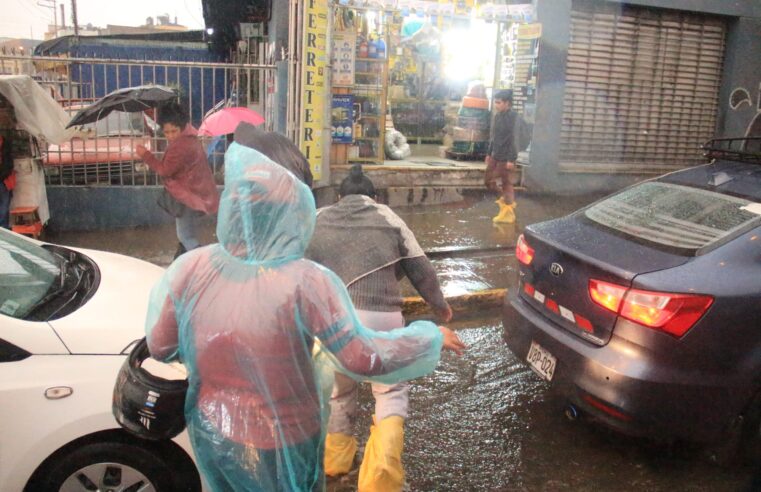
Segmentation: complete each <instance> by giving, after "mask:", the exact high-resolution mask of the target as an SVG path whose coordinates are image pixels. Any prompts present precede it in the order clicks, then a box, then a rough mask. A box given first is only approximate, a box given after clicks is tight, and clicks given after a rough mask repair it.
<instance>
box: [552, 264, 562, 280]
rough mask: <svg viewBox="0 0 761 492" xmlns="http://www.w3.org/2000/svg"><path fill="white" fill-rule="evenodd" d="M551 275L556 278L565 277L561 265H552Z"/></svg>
mask: <svg viewBox="0 0 761 492" xmlns="http://www.w3.org/2000/svg"><path fill="white" fill-rule="evenodd" d="M550 273H551V274H553V275H554V276H556V277H559V276H561V275H563V267H562V266H561V265H560V263H553V264H552V265H550Z"/></svg>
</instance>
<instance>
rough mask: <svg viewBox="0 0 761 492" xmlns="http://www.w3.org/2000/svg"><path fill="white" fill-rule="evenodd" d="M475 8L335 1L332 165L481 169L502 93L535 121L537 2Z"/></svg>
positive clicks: (461, 4)
mask: <svg viewBox="0 0 761 492" xmlns="http://www.w3.org/2000/svg"><path fill="white" fill-rule="evenodd" d="M424 3H426V4H429V5H432V4H434V2H424ZM473 4H474V2H450V3H448V4H444V3H442V2H439V7H438V8H437V9H435V11H431V10H427V11H425V10H422V9H415V8H406V7H400V8H396V9H389V10H386V9H382V8H378V9H374V8H370V7H357V6H356V5H352V6H349V5H341V4H336V5H335V6H334V9H333V23H332V25H333V32H332V42H333V50H332V53H333V60H332V70H333V77H332V86H331V87H332V98H333V101H332V111H331V123H332V124H331V137H332V138H331V141H332V143H331V165H332V166H335V165H346V164H351V163H354V162H363V163H365V164H377V165H386V166H389V165H404V166H453V167H457V166H467V165H470V164H476V165H483V159H484V157H485V153H486V150H487V149H488V141H489V136H490V123H491V95H492V94H493V93H494V92H495V91H496V90H498V89H509V90H512V91H513V97H514V100H515V104H514V106H515V108H516V109H518V110H519V112H521V113H522V114H524V119H526V120H527V121H531V119H533V117H532V108H533V94H534V92H535V90H534V88H535V81H536V76H535V74H536V63H535V61H536V54H537V53H536V51H537V48H536V38H538V36H535V37H532V36H531V32H530V30H526V29H525V28H524V27H525V26H530V25H532V21H533V7H531V6H530V5H529V6H528V7H529V8H528V9H526V7H527V6H526V5H522V6H520V8H521V9H523V10H521V11H516V12H511V11H509V7H510V8H512V7H514V6H508V5H503V6H501V7H503V9H502V10H504V12H501V11H500V12H495V11H488V10H487V9H484V8H483V7H482V8H476V7H475V6H474V5H473ZM399 5H401V3H400V4H399ZM527 34H528V35H527Z"/></svg>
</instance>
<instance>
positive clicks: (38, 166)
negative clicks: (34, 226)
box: [11, 158, 50, 224]
mask: <svg viewBox="0 0 761 492" xmlns="http://www.w3.org/2000/svg"><path fill="white" fill-rule="evenodd" d="M13 169H14V170H15V171H16V187H15V188H14V189H13V198H11V209H14V208H16V207H37V213H38V214H39V215H40V222H42V223H43V224H47V222H48V220H50V207H49V206H48V193H47V189H46V188H45V171H43V169H42V163H41V162H40V161H39V159H32V158H26V159H16V160H14V162H13Z"/></svg>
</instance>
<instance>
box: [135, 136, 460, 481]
mask: <svg viewBox="0 0 761 492" xmlns="http://www.w3.org/2000/svg"><path fill="white" fill-rule="evenodd" d="M314 224H315V205H314V199H313V198H312V194H311V192H310V191H309V189H308V188H307V187H306V186H305V185H304V184H302V183H301V182H299V181H298V180H297V179H296V178H295V177H294V175H293V174H291V173H290V172H289V171H287V170H285V169H284V168H282V167H280V166H278V165H276V164H274V163H273V162H271V161H269V160H268V159H267V158H266V157H264V156H263V155H262V154H260V153H259V152H257V151H255V150H253V149H250V148H247V147H244V146H241V145H239V144H236V143H234V144H232V145H231V146H230V148H229V149H228V151H227V153H226V156H225V189H224V192H223V194H222V199H221V202H220V207H219V217H218V225H217V237H218V238H219V244H213V245H210V246H206V247H203V248H199V249H195V250H193V251H190V252H188V253H186V254H185V255H183V256H181V257H180V258H179V259H177V260H176V261H175V262H174V263H173V264H172V265H171V266H170V267H169V269H168V270H167V272H166V273H165V274H164V276H163V278H162V279H161V281H160V282H159V283H158V284H157V285H156V287H154V289H153V292H152V293H151V301H150V306H149V313H148V319H147V320H146V332H147V339H148V346H149V349H150V352H151V355H152V356H153V357H154V358H156V359H159V360H162V361H171V360H180V361H182V362H183V363H184V364H185V366H186V367H187V370H188V382H189V389H188V394H187V398H186V402H185V418H186V421H187V425H188V432H189V434H190V439H191V442H192V444H193V450H194V453H195V456H196V460H197V462H198V465H199V468H200V470H201V473H202V474H203V476H204V478H205V479H206V481H207V483H208V484H209V486H210V487H211V489H212V490H214V491H227V490H233V491H268V492H269V491H313V490H323V489H324V475H323V470H322V461H323V458H322V454H323V445H324V438H325V422H326V416H327V415H326V410H327V404H328V400H329V394H330V393H329V392H330V388H331V385H332V374H333V371H335V370H340V371H342V372H344V373H345V374H348V375H351V376H352V377H354V378H357V379H362V380H370V381H377V382H383V383H396V382H399V381H404V380H409V379H413V378H416V377H419V376H422V375H425V374H427V373H429V372H431V371H433V369H434V368H435V367H436V364H437V363H438V360H439V357H440V352H441V349H442V347H444V348H451V349H457V350H460V349H461V348H462V346H463V345H462V342H460V340H459V339H458V338H457V336H456V335H455V334H454V333H453V332H452V331H451V330H448V329H447V328H444V327H437V326H436V325H434V324H433V323H430V322H425V321H419V322H415V323H412V324H410V325H409V326H407V327H401V328H399V329H397V330H394V331H390V332H375V331H372V330H370V329H367V328H365V327H363V326H362V325H361V323H360V322H359V321H358V319H357V316H356V314H355V312H354V308H353V307H352V304H351V301H350V299H349V296H348V294H347V292H346V288H345V287H344V285H343V282H341V280H340V279H339V278H338V277H337V276H336V275H335V274H333V273H332V272H331V271H329V270H327V269H325V268H323V267H321V266H319V265H317V264H316V263H313V262H311V261H309V260H306V259H304V258H303V255H304V250H305V249H306V247H307V245H308V244H309V241H310V238H311V236H312V232H313V229H314ZM313 354H314V355H313Z"/></svg>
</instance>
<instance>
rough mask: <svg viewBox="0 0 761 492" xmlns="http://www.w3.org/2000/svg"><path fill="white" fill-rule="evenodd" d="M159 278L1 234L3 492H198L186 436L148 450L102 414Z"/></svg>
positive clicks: (132, 262) (148, 269)
mask: <svg viewBox="0 0 761 492" xmlns="http://www.w3.org/2000/svg"><path fill="white" fill-rule="evenodd" d="M162 272H163V270H162V269H161V268H159V267H157V266H155V265H152V264H150V263H146V262H144V261H141V260H137V259H134V258H129V257H126V256H121V255H117V254H112V253H105V252H101V251H90V250H80V249H72V248H66V247H62V246H55V245H52V244H46V243H41V242H38V241H34V240H31V239H28V238H26V237H23V236H20V235H18V234H14V233H11V232H9V231H7V230H5V229H0V401H1V402H2V403H1V404H0V436H1V437H0V491H3V492H20V491H22V490H26V491H94V490H113V491H117V490H120V491H125V490H140V491H159V492H164V491H185V490H188V491H196V490H201V480H200V478H199V474H198V471H197V469H196V467H195V465H194V462H193V459H192V456H193V455H192V451H191V448H190V443H189V441H188V437H187V433H186V432H183V433H182V434H180V435H179V436H178V437H177V438H176V439H174V440H172V441H164V442H152V441H147V440H143V439H139V438H137V437H133V436H131V435H130V434H128V433H127V432H126V431H124V430H123V429H121V427H119V425H118V424H117V422H116V420H115V419H114V416H113V414H112V411H111V402H112V394H113V389H114V383H115V381H116V375H117V373H118V371H119V369H120V367H121V365H122V363H123V362H124V360H125V358H126V356H127V354H128V353H129V351H130V349H131V348H132V346H133V345H134V344H135V343H136V342H137V340H139V339H140V338H142V336H143V325H144V322H145V314H146V309H147V305H148V296H149V292H150V289H151V287H152V286H153V284H154V283H155V282H156V281H157V279H158V278H159V277H160V276H161V274H162Z"/></svg>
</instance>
